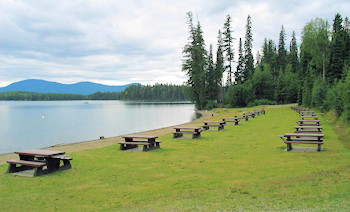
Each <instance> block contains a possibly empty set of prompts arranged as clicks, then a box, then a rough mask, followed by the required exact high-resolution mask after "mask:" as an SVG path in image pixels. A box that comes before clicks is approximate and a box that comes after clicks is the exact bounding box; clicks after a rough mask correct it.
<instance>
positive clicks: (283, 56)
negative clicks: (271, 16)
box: [277, 25, 287, 72]
mask: <svg viewBox="0 0 350 212" xmlns="http://www.w3.org/2000/svg"><path fill="white" fill-rule="evenodd" d="M285 39H286V32H285V30H284V27H283V25H282V27H281V32H280V37H279V41H278V56H277V65H278V69H279V71H280V72H281V71H284V70H285V68H286V65H287V50H286V48H285Z"/></svg>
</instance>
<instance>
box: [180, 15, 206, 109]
mask: <svg viewBox="0 0 350 212" xmlns="http://www.w3.org/2000/svg"><path fill="white" fill-rule="evenodd" d="M187 16H188V17H187V18H188V27H189V34H190V37H189V43H188V44H187V45H185V47H184V50H183V54H184V58H185V59H184V60H183V63H182V70H183V71H185V72H186V74H187V76H188V77H189V79H188V84H189V86H190V88H191V95H192V100H193V101H194V102H195V104H196V107H197V109H203V108H204V107H205V105H206V95H205V73H206V72H205V68H206V55H207V53H206V50H205V44H204V39H203V32H202V29H201V26H200V23H199V21H198V23H197V26H196V27H195V26H194V25H193V18H192V13H191V12H188V13H187Z"/></svg>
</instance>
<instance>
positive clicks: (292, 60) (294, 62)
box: [289, 31, 299, 73]
mask: <svg viewBox="0 0 350 212" xmlns="http://www.w3.org/2000/svg"><path fill="white" fill-rule="evenodd" d="M289 52H290V53H289V64H291V66H292V69H291V71H292V72H293V73H297V72H298V69H299V56H298V45H297V40H296V38H295V32H294V31H293V34H292V40H291V42H290V48H289Z"/></svg>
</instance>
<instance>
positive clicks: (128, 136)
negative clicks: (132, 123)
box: [122, 135, 158, 139]
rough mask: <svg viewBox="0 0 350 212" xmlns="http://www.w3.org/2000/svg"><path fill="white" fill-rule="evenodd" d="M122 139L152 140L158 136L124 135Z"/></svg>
mask: <svg viewBox="0 0 350 212" xmlns="http://www.w3.org/2000/svg"><path fill="white" fill-rule="evenodd" d="M122 138H145V139H153V138H158V136H153V135H125V136H122Z"/></svg>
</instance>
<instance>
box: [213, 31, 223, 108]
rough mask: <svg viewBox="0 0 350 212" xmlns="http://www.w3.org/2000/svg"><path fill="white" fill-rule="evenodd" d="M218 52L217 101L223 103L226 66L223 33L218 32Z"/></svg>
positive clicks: (216, 70)
mask: <svg viewBox="0 0 350 212" xmlns="http://www.w3.org/2000/svg"><path fill="white" fill-rule="evenodd" d="M217 48H218V49H217V51H216V64H215V79H216V86H217V88H218V93H217V100H218V102H221V103H222V102H223V95H224V94H223V90H222V89H221V88H222V74H223V73H224V71H225V65H224V53H223V40H222V36H221V31H220V30H219V32H218V44H217Z"/></svg>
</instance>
